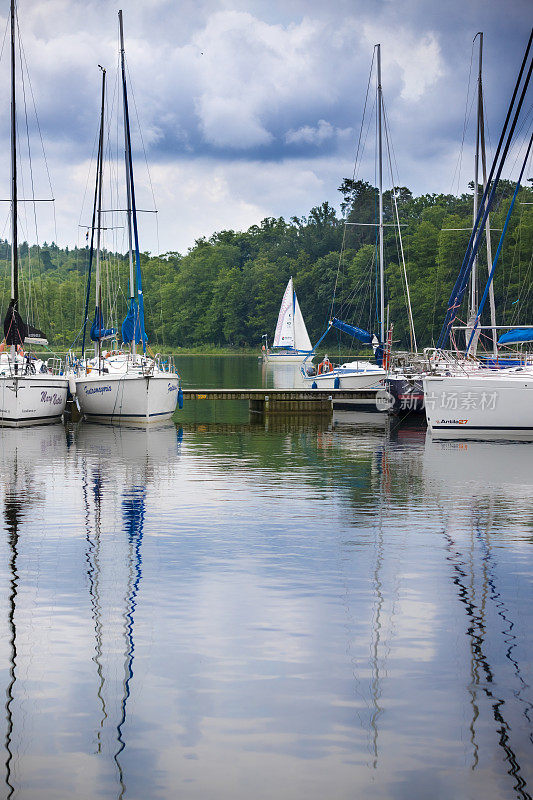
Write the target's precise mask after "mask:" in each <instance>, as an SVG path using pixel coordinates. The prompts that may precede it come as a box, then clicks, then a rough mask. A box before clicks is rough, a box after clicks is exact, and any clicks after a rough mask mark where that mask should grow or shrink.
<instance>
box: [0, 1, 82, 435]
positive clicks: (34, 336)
mask: <svg viewBox="0 0 533 800" xmlns="http://www.w3.org/2000/svg"><path fill="white" fill-rule="evenodd" d="M10 15H11V228H12V242H11V298H10V302H9V307H8V310H7V313H6V316H5V319H4V336H5V340H4V342H3V343H2V345H1V349H2V351H3V352H2V353H1V355H0V425H9V426H15V427H19V426H25V425H35V424H42V423H49V422H56V421H57V420H59V419H60V418H61V416H62V414H63V411H64V410H65V405H66V401H67V389H68V380H67V378H66V377H65V376H64V375H63V374H62V369H61V365H60V363H59V361H58V360H53V361H52V362H51V363H49V362H48V361H46V362H45V361H44V360H43V359H41V358H37V357H36V356H35V355H33V354H32V353H30V352H29V350H28V349H25V347H26V345H30V344H47V342H46V339H45V337H44V334H43V333H42V331H39V330H37V329H36V328H34V327H33V326H32V325H29V324H28V323H26V322H24V320H23V319H22V317H21V314H20V311H19V274H18V273H19V263H18V236H17V234H18V230H17V203H18V197H17V127H16V83H15V66H16V61H15V27H16V24H15V22H16V6H15V0H11V9H10Z"/></svg>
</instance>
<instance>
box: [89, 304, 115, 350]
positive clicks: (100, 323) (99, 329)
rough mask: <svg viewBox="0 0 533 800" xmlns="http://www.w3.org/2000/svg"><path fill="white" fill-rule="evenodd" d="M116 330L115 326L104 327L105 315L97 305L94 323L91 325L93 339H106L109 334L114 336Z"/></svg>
mask: <svg viewBox="0 0 533 800" xmlns="http://www.w3.org/2000/svg"><path fill="white" fill-rule="evenodd" d="M116 332H117V331H116V329H115V328H104V315H103V314H102V311H101V310H100V309H99V308H98V307H97V308H96V309H95V312H94V320H93V324H92V325H91V339H92V340H93V342H98V341H99V340H100V339H106V338H107V337H108V336H114V335H115V334H116Z"/></svg>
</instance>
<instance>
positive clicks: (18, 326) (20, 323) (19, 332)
mask: <svg viewBox="0 0 533 800" xmlns="http://www.w3.org/2000/svg"><path fill="white" fill-rule="evenodd" d="M27 335H28V326H27V325H26V323H25V322H24V320H23V319H22V317H21V316H20V314H19V312H18V311H17V309H16V308H15V305H14V302H13V300H12V301H11V302H10V304H9V308H8V309H7V314H6V316H5V318H4V336H5V339H6V344H8V345H12V344H14V345H21V346H22V345H23V344H24V339H25V338H26V336H27Z"/></svg>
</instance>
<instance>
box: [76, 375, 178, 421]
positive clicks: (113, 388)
mask: <svg viewBox="0 0 533 800" xmlns="http://www.w3.org/2000/svg"><path fill="white" fill-rule="evenodd" d="M179 387H180V382H179V377H178V376H177V375H176V373H174V372H160V373H158V372H155V373H154V374H153V375H140V374H138V373H134V372H130V373H125V374H122V375H116V374H115V375H106V374H99V373H98V372H96V371H93V372H91V373H90V374H89V375H86V376H85V377H80V378H76V397H77V400H78V403H79V406H80V411H81V412H82V413H83V414H84V416H85V417H86V418H87V419H89V420H97V421H108V422H109V421H110V422H127V423H135V424H146V423H151V422H161V421H163V420H166V419H170V418H171V417H172V415H173V413H174V411H175V410H176V404H177V402H178V390H179Z"/></svg>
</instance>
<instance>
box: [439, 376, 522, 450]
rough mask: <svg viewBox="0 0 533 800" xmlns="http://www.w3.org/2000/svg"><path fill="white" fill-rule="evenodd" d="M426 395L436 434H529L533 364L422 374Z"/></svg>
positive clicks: (516, 437)
mask: <svg viewBox="0 0 533 800" xmlns="http://www.w3.org/2000/svg"><path fill="white" fill-rule="evenodd" d="M424 395H425V401H426V419H427V423H428V427H429V429H430V431H431V434H432V435H433V436H434V437H435V438H446V439H457V438H465V437H468V438H506V439H509V438H512V439H533V371H531V370H528V369H509V370H501V371H499V372H492V371H489V370H479V371H477V372H473V373H470V374H468V375H451V376H441V377H439V376H426V377H424Z"/></svg>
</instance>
